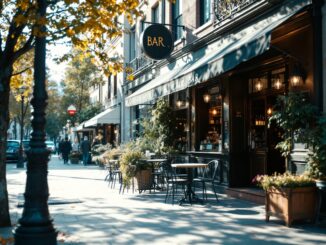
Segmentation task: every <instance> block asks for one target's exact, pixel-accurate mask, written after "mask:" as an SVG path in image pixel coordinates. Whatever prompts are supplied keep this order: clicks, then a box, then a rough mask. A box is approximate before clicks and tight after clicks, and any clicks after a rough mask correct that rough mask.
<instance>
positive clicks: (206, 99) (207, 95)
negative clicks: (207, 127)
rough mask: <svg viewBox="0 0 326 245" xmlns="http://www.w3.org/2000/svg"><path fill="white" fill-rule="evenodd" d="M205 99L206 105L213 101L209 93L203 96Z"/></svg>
mask: <svg viewBox="0 0 326 245" xmlns="http://www.w3.org/2000/svg"><path fill="white" fill-rule="evenodd" d="M203 99H204V101H205V103H208V102H209V101H210V100H211V95H210V94H209V93H205V94H204V95H203Z"/></svg>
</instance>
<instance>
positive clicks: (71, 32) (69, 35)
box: [66, 29, 75, 37]
mask: <svg viewBox="0 0 326 245" xmlns="http://www.w3.org/2000/svg"><path fill="white" fill-rule="evenodd" d="M66 34H67V36H68V37H72V36H74V35H75V31H74V30H73V29H68V30H67V31H66Z"/></svg>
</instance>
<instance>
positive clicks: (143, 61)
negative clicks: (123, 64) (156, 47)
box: [128, 54, 153, 73]
mask: <svg viewBox="0 0 326 245" xmlns="http://www.w3.org/2000/svg"><path fill="white" fill-rule="evenodd" d="M152 63H153V60H151V59H149V58H147V57H146V56H145V55H144V54H141V55H140V56H139V57H137V58H135V59H133V60H132V61H130V62H129V64H128V66H129V67H130V68H132V73H135V72H136V71H139V70H141V69H143V68H145V67H146V66H148V65H150V64H152Z"/></svg>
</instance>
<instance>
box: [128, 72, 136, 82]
mask: <svg viewBox="0 0 326 245" xmlns="http://www.w3.org/2000/svg"><path fill="white" fill-rule="evenodd" d="M134 79H135V76H134V75H132V74H129V75H128V76H127V80H128V81H133V80H134Z"/></svg>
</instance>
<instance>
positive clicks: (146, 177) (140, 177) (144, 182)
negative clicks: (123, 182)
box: [135, 169, 153, 192]
mask: <svg viewBox="0 0 326 245" xmlns="http://www.w3.org/2000/svg"><path fill="white" fill-rule="evenodd" d="M135 180H136V188H137V189H138V191H139V192H142V191H144V190H150V189H151V188H152V185H153V177H152V170H151V169H146V170H141V171H139V172H137V173H136V175H135Z"/></svg>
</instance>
